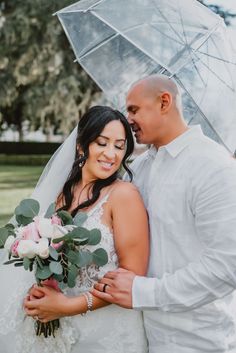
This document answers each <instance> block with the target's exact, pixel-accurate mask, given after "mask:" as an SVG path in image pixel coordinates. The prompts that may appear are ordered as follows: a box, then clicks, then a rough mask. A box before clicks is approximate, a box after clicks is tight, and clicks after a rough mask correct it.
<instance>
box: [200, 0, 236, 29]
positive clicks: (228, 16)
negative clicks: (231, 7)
mask: <svg viewBox="0 0 236 353" xmlns="http://www.w3.org/2000/svg"><path fill="white" fill-rule="evenodd" d="M198 1H199V2H200V3H202V4H203V5H205V6H207V7H208V8H209V9H210V10H212V11H213V12H215V13H216V14H217V15H220V17H222V18H223V19H224V21H225V24H226V25H227V26H230V24H231V20H232V19H233V18H235V17H236V13H234V12H231V11H228V10H225V9H224V7H222V6H219V5H214V4H210V5H206V4H205V2H204V0H198Z"/></svg>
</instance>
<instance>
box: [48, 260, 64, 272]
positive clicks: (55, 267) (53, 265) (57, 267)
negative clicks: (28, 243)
mask: <svg viewBox="0 0 236 353" xmlns="http://www.w3.org/2000/svg"><path fill="white" fill-rule="evenodd" d="M49 269H50V271H51V272H52V273H55V274H56V275H61V274H62V272H63V267H62V265H61V264H60V262H57V261H51V262H50V264H49Z"/></svg>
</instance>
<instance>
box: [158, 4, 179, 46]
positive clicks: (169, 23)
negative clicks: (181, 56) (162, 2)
mask: <svg viewBox="0 0 236 353" xmlns="http://www.w3.org/2000/svg"><path fill="white" fill-rule="evenodd" d="M152 3H153V6H154V9H155V11H156V10H157V11H158V12H159V14H160V15H161V16H162V17H163V18H164V20H165V21H166V23H168V25H169V27H170V28H171V29H172V31H173V32H174V33H175V34H176V35H177V37H178V38H179V40H180V42H182V38H181V37H180V35H179V33H178V32H177V31H175V29H174V27H173V26H172V25H171V22H169V21H168V18H167V17H166V16H165V15H163V12H162V11H161V10H160V9H159V8H158V7H157V6H156V4H155V2H154V1H153V0H152Z"/></svg>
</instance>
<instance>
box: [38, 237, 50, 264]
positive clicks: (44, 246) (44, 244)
mask: <svg viewBox="0 0 236 353" xmlns="http://www.w3.org/2000/svg"><path fill="white" fill-rule="evenodd" d="M37 255H38V256H40V257H41V258H42V259H47V258H48V256H49V242H48V239H46V238H42V239H40V240H39V242H38V244H37Z"/></svg>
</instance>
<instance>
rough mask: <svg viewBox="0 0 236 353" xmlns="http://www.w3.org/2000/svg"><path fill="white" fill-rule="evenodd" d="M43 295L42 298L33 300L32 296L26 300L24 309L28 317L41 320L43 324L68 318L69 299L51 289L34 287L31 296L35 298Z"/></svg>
mask: <svg viewBox="0 0 236 353" xmlns="http://www.w3.org/2000/svg"><path fill="white" fill-rule="evenodd" d="M39 292H40V293H41V295H42V296H41V298H39V299H31V298H30V296H28V297H26V298H25V300H24V309H25V312H26V314H27V315H28V316H31V317H33V318H36V317H37V319H39V321H41V322H48V321H52V320H55V319H58V318H60V317H63V316H67V313H66V308H67V303H68V301H69V298H68V297H66V296H65V295H64V294H63V293H60V292H58V291H56V290H55V289H52V288H50V287H37V286H35V287H33V288H32V289H31V291H30V293H31V296H32V297H35V296H36V295H38V293H39Z"/></svg>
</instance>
